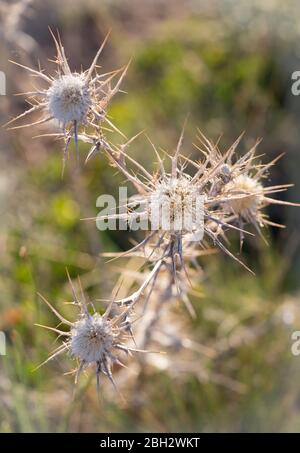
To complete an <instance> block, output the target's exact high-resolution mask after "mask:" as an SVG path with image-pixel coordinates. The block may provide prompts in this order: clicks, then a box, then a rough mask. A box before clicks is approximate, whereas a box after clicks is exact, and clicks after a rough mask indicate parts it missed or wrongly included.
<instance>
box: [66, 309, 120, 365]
mask: <svg viewBox="0 0 300 453" xmlns="http://www.w3.org/2000/svg"><path fill="white" fill-rule="evenodd" d="M115 337H116V334H114V333H113V331H112V328H111V324H110V322H109V320H107V319H105V318H103V317H102V316H101V315H99V314H98V313H95V314H94V315H93V316H90V317H86V316H85V317H83V318H82V319H80V320H79V321H77V322H75V324H74V326H73V327H72V329H71V340H70V350H71V353H72V355H73V356H74V357H75V358H77V359H79V360H80V361H81V362H84V363H85V364H89V363H93V362H102V361H103V359H105V357H107V355H108V356H110V355H111V353H112V349H113V347H114V343H115Z"/></svg>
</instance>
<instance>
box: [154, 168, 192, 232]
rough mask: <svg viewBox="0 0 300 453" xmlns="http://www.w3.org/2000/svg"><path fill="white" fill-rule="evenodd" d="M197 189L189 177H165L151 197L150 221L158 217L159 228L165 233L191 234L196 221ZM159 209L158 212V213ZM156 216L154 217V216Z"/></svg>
mask: <svg viewBox="0 0 300 453" xmlns="http://www.w3.org/2000/svg"><path fill="white" fill-rule="evenodd" d="M198 199H199V194H198V191H197V187H196V186H195V185H194V184H193V183H192V181H191V177H190V176H189V175H185V174H182V175H181V176H180V177H178V178H172V177H171V176H166V177H165V178H164V179H163V180H162V181H160V182H159V183H158V185H157V188H156V189H155V191H154V193H153V194H152V196H151V210H152V211H153V210H156V211H157V212H156V213H154V217H153V212H151V219H153V218H156V221H157V215H159V221H160V224H159V228H160V229H161V230H165V231H170V230H171V231H180V232H181V233H185V232H191V231H193V228H194V227H195V224H196V220H197V216H196V214H197V212H196V209H197V208H196V206H197V200H198ZM158 209H159V212H158ZM155 214H156V216H155Z"/></svg>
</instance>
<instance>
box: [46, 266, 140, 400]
mask: <svg viewBox="0 0 300 453" xmlns="http://www.w3.org/2000/svg"><path fill="white" fill-rule="evenodd" d="M68 277H69V282H70V285H71V288H72V293H73V297H74V301H73V303H74V304H75V305H76V306H77V307H78V308H79V311H80V313H79V318H78V319H77V320H76V321H74V322H70V321H68V320H67V319H65V318H64V317H63V316H62V315H61V314H60V313H59V312H58V311H57V310H56V309H55V308H54V307H53V306H52V305H51V304H50V303H49V302H48V301H47V300H46V299H45V298H44V297H43V296H41V295H40V297H41V298H42V300H43V301H44V302H45V303H46V304H47V305H48V307H49V308H50V309H51V311H52V312H53V313H54V314H55V315H56V316H57V318H58V319H59V321H60V323H61V324H62V325H65V326H67V327H68V328H69V330H68V331H65V330H59V329H58V328H54V327H49V326H44V325H40V324H37V325H38V326H40V327H43V328H45V329H48V330H51V331H54V332H56V333H57V334H58V335H59V337H64V338H65V341H64V342H63V344H62V345H61V346H59V347H58V348H57V349H56V350H55V351H53V352H52V354H51V355H50V356H49V357H48V359H47V360H46V361H45V362H43V363H42V365H43V364H45V363H47V362H48V361H49V360H52V359H53V358H55V357H57V356H59V355H61V354H62V353H64V352H68V353H69V354H70V355H71V356H72V357H73V358H74V359H76V361H77V363H78V367H77V369H76V370H75V383H77V381H78V378H79V376H80V374H81V372H82V371H83V370H85V369H86V368H87V367H89V366H90V365H95V367H96V377H97V389H98V391H99V379H100V374H101V373H103V374H104V375H106V376H107V377H108V378H109V380H110V381H111V382H112V383H113V385H114V386H115V383H114V379H113V376H112V368H113V365H115V364H117V365H119V366H124V365H123V363H122V362H121V360H120V358H119V354H120V353H122V352H123V353H125V354H130V353H131V352H134V351H137V350H136V349H134V348H130V347H129V346H127V344H126V343H127V340H128V332H129V333H131V326H130V325H129V323H130V312H131V307H126V308H125V310H124V309H123V310H121V311H120V310H119V312H118V313H117V314H115V315H114V316H111V311H112V308H113V306H114V301H112V302H111V303H110V304H109V306H108V308H107V309H106V311H105V313H104V314H102V315H101V314H100V313H98V312H96V311H94V313H93V314H91V313H90V311H89V309H88V303H87V301H86V298H85V296H84V293H83V291H82V288H81V285H80V281H79V285H80V288H81V291H80V294H81V295H80V297H79V296H78V295H77V294H76V291H75V287H74V285H73V282H72V281H71V279H70V276H69V274H68Z"/></svg>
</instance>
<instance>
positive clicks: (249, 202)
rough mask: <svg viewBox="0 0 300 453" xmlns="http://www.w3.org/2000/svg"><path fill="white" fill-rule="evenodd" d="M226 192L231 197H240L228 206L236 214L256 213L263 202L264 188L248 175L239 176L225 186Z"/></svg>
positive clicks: (231, 201) (230, 201)
mask: <svg viewBox="0 0 300 453" xmlns="http://www.w3.org/2000/svg"><path fill="white" fill-rule="evenodd" d="M225 191H226V192H227V193H228V192H229V193H230V195H231V196H239V195H241V198H236V199H235V200H229V201H228V204H229V206H230V207H231V208H232V209H233V211H234V212H235V213H236V214H241V215H243V214H246V213H247V212H249V211H252V212H255V211H256V210H257V208H258V207H259V205H260V204H261V202H262V201H263V186H262V185H261V184H260V183H259V182H258V181H256V180H255V179H254V178H251V177H250V176H247V175H239V176H237V177H235V178H234V179H232V181H230V182H229V183H228V184H226V186H225Z"/></svg>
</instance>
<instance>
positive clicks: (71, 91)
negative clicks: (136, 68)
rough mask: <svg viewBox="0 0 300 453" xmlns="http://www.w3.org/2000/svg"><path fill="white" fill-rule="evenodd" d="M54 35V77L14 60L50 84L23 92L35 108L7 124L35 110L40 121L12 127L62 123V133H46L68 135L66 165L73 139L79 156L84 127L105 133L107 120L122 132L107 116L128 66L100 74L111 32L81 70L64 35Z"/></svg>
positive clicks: (32, 107) (66, 137)
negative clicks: (73, 67) (70, 56)
mask: <svg viewBox="0 0 300 453" xmlns="http://www.w3.org/2000/svg"><path fill="white" fill-rule="evenodd" d="M50 31H51V30H50ZM51 34H52V36H53V39H54V42H55V46H56V51H57V57H56V61H55V63H56V67H57V69H56V74H55V75H54V76H50V75H46V74H45V73H44V72H43V71H42V70H35V69H32V68H29V67H27V66H23V65H21V64H19V63H16V62H13V61H12V63H14V64H16V65H17V66H20V67H22V68H24V69H26V70H27V71H28V72H30V73H31V74H32V75H34V76H35V77H36V78H37V79H38V80H39V81H40V82H43V83H44V84H46V85H47V87H46V88H36V89H35V91H29V92H27V93H22V94H24V95H27V96H28V99H27V101H28V103H29V104H30V105H31V108H29V109H28V110H26V111H25V112H24V113H22V114H20V115H19V116H17V117H15V118H13V119H12V120H10V121H9V122H8V123H7V124H6V125H9V124H11V123H13V122H15V121H16V120H20V119H23V118H25V117H27V115H31V114H34V113H40V118H39V119H38V120H37V121H35V122H30V123H26V124H22V125H20V126H16V127H12V128H11V129H18V128H23V127H33V126H35V125H39V124H43V123H47V122H49V121H55V122H56V123H58V125H59V126H60V128H61V130H62V133H61V132H60V133H55V134H44V136H45V135H53V136H55V137H62V138H64V140H65V148H64V156H63V157H64V164H65V160H66V155H67V151H68V146H69V143H70V141H71V139H72V138H74V140H75V145H76V152H77V157H78V153H79V150H78V134H79V132H80V129H84V127H85V126H91V127H97V128H98V129H100V130H101V132H103V131H104V130H106V128H105V127H104V125H103V123H106V124H107V125H108V126H109V127H110V128H112V129H114V130H115V131H118V132H120V131H119V130H118V129H117V128H116V127H115V126H114V124H113V123H112V122H111V121H110V120H109V119H108V118H107V108H108V106H109V104H110V101H111V100H112V98H113V96H114V95H115V94H116V93H118V91H119V89H120V85H121V82H122V80H123V78H124V77H125V74H126V71H127V69H128V65H127V66H126V67H125V68H121V69H118V70H115V71H112V72H110V73H106V74H99V73H98V66H97V62H98V59H99V57H100V54H101V52H102V50H103V48H104V45H105V43H106V41H107V38H108V35H107V36H106V38H105V39H104V41H103V43H102V45H101V47H100V49H99V50H98V52H97V54H96V56H95V58H94V60H93V62H92V64H91V66H90V67H89V69H87V70H86V71H82V72H81V73H78V72H72V71H71V69H70V66H69V63H68V60H67V58H66V55H65V51H64V48H63V46H62V44H61V41H60V38H58V40H57V39H56V38H55V36H54V35H53V33H52V32H51ZM117 74H120V77H119V78H118V80H117V82H116V83H115V85H114V86H112V84H111V82H112V80H113V79H114V78H115V77H116V76H117Z"/></svg>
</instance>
